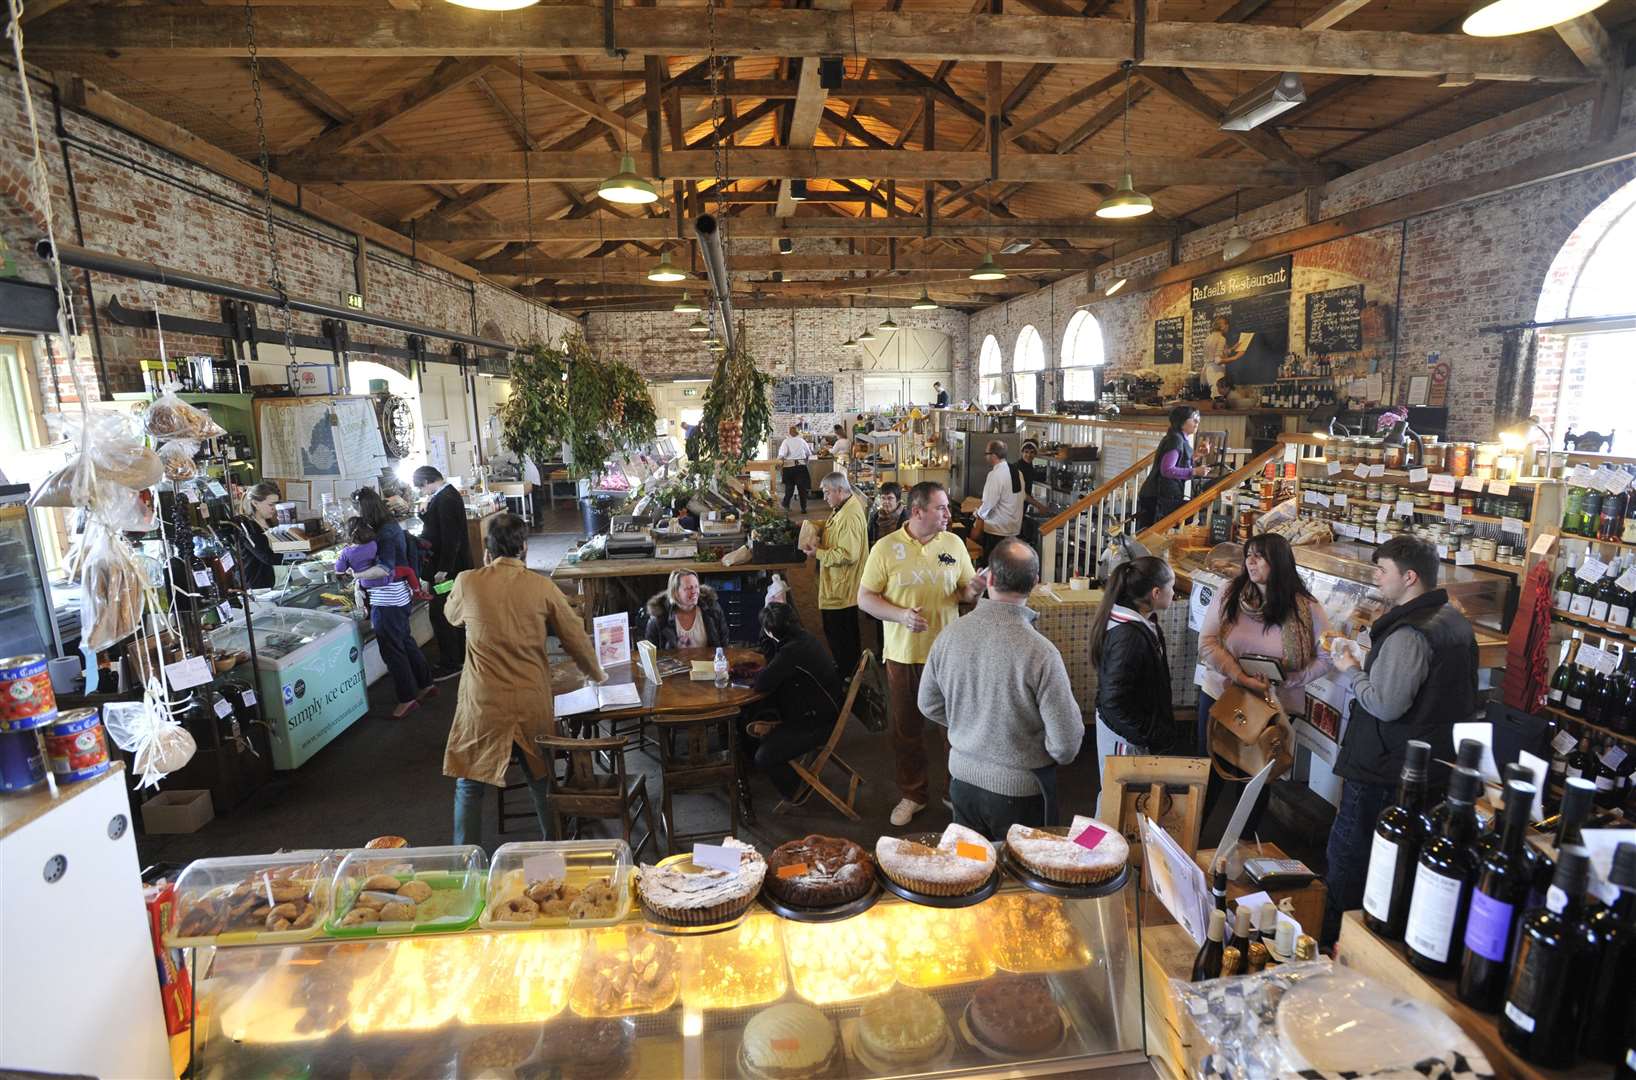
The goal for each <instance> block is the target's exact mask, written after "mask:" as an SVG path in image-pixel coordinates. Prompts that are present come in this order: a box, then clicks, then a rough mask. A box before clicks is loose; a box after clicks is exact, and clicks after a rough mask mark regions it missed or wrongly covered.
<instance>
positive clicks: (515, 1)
mask: <svg viewBox="0 0 1636 1080" xmlns="http://www.w3.org/2000/svg"><path fill="white" fill-rule="evenodd" d="M449 3H451V4H453V5H454V6H455V7H463V8H471V9H472V10H473V11H516V10H517V9H518V8H525V7H533V6H534V5H535V4H537V3H539V0H449Z"/></svg>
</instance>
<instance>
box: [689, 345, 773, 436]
mask: <svg viewBox="0 0 1636 1080" xmlns="http://www.w3.org/2000/svg"><path fill="white" fill-rule="evenodd" d="M735 342H736V344H737V348H736V349H734V350H733V351H732V352H729V353H724V354H722V357H721V359H720V360H718V361H717V362H716V374H715V377H714V378H712V379H711V380H710V387H709V389H707V390H706V391H705V392H704V415H703V416H702V417H701V418H700V420H699V423H698V426H697V427H695V428H694V429H693V432H692V434H691V435H689V436H688V439H687V454H688V457H690V458H692V459H693V460H695V461H700V460H706V461H718V462H721V463H722V464H725V465H735V466H737V465H742V464H744V462H746V461H748V460H750V457H751V455H752V454H753V453H754V452H755V451H756V450H758V449H759V448H760V447H761V446H762V445H764V444H765V443H766V441H767V438H768V436H769V435H771V434H772V429H773V414H772V408H771V406H770V405H769V404H768V402H769V400H770V389H771V385H772V376H770V375H768V374H767V373H766V372H763V371H760V370H758V369H757V368H756V364H755V360H754V358H753V357H751V356H750V351H749V348H748V347H747V346H746V345H745V334H744V327H743V326H742V325H740V327H739V331H738V333H737V334H736V335H735Z"/></svg>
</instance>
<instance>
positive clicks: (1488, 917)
mask: <svg viewBox="0 0 1636 1080" xmlns="http://www.w3.org/2000/svg"><path fill="white" fill-rule="evenodd" d="M1516 914H1517V909H1516V908H1515V907H1514V906H1513V905H1511V904H1507V903H1503V902H1501V901H1499V900H1496V899H1494V897H1492V896H1490V895H1488V894H1487V893H1485V892H1473V893H1472V894H1471V910H1470V912H1469V913H1468V914H1467V915H1466V948H1468V949H1470V950H1471V951H1472V952H1474V953H1476V954H1477V955H1478V956H1481V957H1483V958H1484V959H1487V960H1492V961H1494V962H1495V963H1496V964H1498V963H1501V962H1503V961H1504V960H1505V952H1506V947H1507V946H1508V945H1510V943H1511V920H1512V919H1514V918H1515V917H1516Z"/></svg>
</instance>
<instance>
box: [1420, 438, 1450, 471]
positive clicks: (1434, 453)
mask: <svg viewBox="0 0 1636 1080" xmlns="http://www.w3.org/2000/svg"><path fill="white" fill-rule="evenodd" d="M1445 449H1446V448H1445V447H1444V446H1443V444H1442V443H1440V442H1437V441H1436V440H1435V439H1428V440H1427V441H1426V444H1425V446H1424V447H1422V454H1421V457H1422V461H1421V464H1423V465H1424V466H1425V468H1426V471H1427V472H1434V473H1440V472H1442V471H1443V464H1444V452H1445Z"/></svg>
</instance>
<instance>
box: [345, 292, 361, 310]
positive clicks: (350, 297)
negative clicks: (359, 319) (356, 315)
mask: <svg viewBox="0 0 1636 1080" xmlns="http://www.w3.org/2000/svg"><path fill="white" fill-rule="evenodd" d="M341 299H342V300H344V301H345V302H346V306H347V307H349V308H351V309H352V310H353V311H362V310H363V309H364V294H363V293H355V292H349V293H342V294H341Z"/></svg>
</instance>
